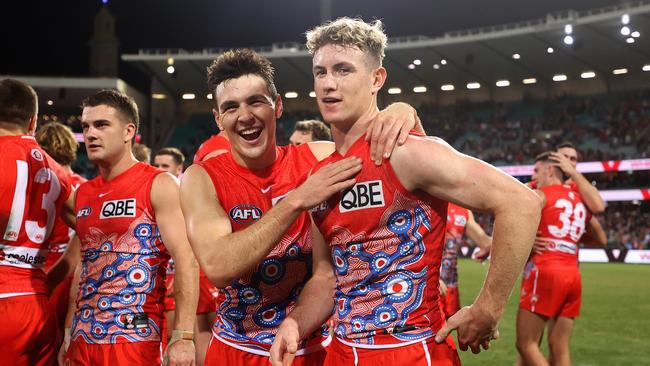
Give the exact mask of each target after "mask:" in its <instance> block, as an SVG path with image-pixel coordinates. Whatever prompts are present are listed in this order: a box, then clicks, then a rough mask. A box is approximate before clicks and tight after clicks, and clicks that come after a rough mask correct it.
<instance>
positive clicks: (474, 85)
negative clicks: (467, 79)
mask: <svg viewBox="0 0 650 366" xmlns="http://www.w3.org/2000/svg"><path fill="white" fill-rule="evenodd" d="M480 87H481V84H479V83H477V82H476V81H472V82H471V83H467V89H478V88H480Z"/></svg>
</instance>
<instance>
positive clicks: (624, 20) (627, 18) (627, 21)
mask: <svg viewBox="0 0 650 366" xmlns="http://www.w3.org/2000/svg"><path fill="white" fill-rule="evenodd" d="M621 23H623V24H630V14H623V16H621Z"/></svg>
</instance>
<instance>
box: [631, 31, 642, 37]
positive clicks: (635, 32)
mask: <svg viewBox="0 0 650 366" xmlns="http://www.w3.org/2000/svg"><path fill="white" fill-rule="evenodd" d="M630 35H631V36H632V37H634V38H639V37H641V32H639V31H634V32H632V33H630Z"/></svg>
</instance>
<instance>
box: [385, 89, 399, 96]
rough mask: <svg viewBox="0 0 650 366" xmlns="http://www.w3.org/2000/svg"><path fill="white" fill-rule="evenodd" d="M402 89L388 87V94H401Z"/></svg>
mask: <svg viewBox="0 0 650 366" xmlns="http://www.w3.org/2000/svg"><path fill="white" fill-rule="evenodd" d="M401 93H402V89H400V88H388V94H391V95H392V94H401Z"/></svg>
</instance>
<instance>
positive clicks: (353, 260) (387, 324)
mask: <svg viewBox="0 0 650 366" xmlns="http://www.w3.org/2000/svg"><path fill="white" fill-rule="evenodd" d="M348 156H357V157H359V158H361V160H362V164H363V167H362V170H361V172H360V173H359V174H358V175H357V176H356V181H357V183H356V184H355V185H354V186H353V187H352V188H351V189H349V190H347V191H345V192H343V193H342V194H337V195H334V196H333V197H332V198H331V199H330V200H328V201H327V202H326V203H323V204H321V205H320V206H317V207H315V208H314V209H312V213H313V217H314V221H315V222H316V224H317V225H318V227H319V229H320V231H321V233H323V236H324V237H325V241H326V242H327V243H329V245H330V247H331V250H332V260H333V263H334V270H335V274H336V277H337V291H336V298H335V301H336V309H335V313H334V316H333V319H334V331H335V333H336V336H337V337H338V338H339V339H340V340H341V342H342V343H344V344H347V345H350V346H353V347H361V348H363V347H368V348H384V347H386V348H388V347H396V346H403V345H407V344H411V343H415V342H421V341H422V340H424V339H427V338H429V337H431V336H432V335H434V334H435V332H437V331H438V330H439V329H440V328H441V327H442V324H443V319H444V318H443V315H442V312H441V309H440V307H439V304H438V300H439V299H438V297H439V290H438V279H439V269H440V261H441V256H442V246H443V239H444V235H445V219H446V216H445V215H446V213H447V202H445V201H442V200H439V199H437V198H434V197H431V196H429V195H427V194H425V193H423V192H409V191H408V190H406V188H404V187H403V186H402V184H401V183H400V181H399V180H398V178H397V176H396V175H395V172H394V171H393V168H392V167H391V164H390V161H388V160H384V162H383V164H382V165H381V166H379V167H378V166H375V164H374V163H373V161H372V159H371V157H370V149H369V144H368V142H366V141H365V139H364V137H363V136H362V137H360V138H359V140H357V141H356V142H355V143H354V144H353V145H352V146H351V147H350V150H349V151H348V152H347V154H346V155H345V156H341V155H340V154H339V153H338V152H335V153H334V154H333V155H332V156H331V157H329V158H328V159H325V160H324V161H321V162H320V163H319V165H318V166H317V168H318V167H322V166H324V165H326V164H328V163H332V162H336V161H339V160H341V159H343V158H345V157H348ZM317 168H316V169H317ZM316 169H315V170H316Z"/></svg>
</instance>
